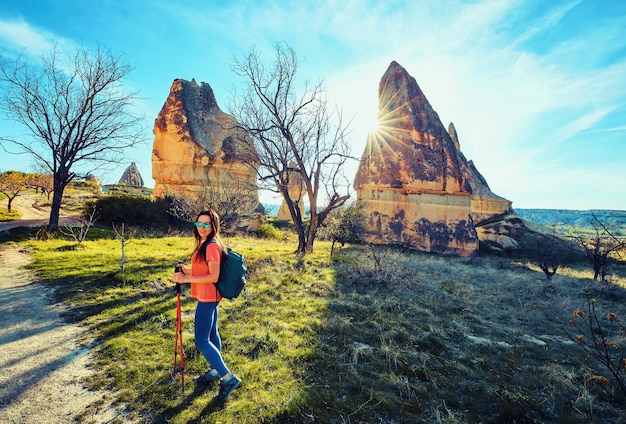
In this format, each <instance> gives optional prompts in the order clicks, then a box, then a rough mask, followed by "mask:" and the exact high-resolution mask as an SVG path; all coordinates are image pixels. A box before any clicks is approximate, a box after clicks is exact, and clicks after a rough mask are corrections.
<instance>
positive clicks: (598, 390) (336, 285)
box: [16, 231, 626, 423]
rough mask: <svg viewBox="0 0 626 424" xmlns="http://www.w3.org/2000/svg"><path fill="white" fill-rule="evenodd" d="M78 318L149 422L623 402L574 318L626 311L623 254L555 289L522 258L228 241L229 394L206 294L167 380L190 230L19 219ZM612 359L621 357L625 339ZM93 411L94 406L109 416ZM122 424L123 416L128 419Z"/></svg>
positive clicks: (461, 412)
mask: <svg viewBox="0 0 626 424" xmlns="http://www.w3.org/2000/svg"><path fill="white" fill-rule="evenodd" d="M17 234H21V235H22V237H23V240H22V241H21V243H23V244H25V245H27V246H28V248H29V249H30V251H31V252H32V254H33V255H34V257H35V259H36V261H35V264H34V268H35V269H36V271H37V274H38V275H39V276H40V279H41V281H42V282H43V283H45V284H48V285H52V286H54V287H56V288H57V291H56V295H57V297H58V300H59V301H61V302H63V303H64V304H65V305H66V306H67V310H66V314H65V316H66V318H67V319H68V320H70V321H76V322H81V323H82V324H83V325H87V326H89V328H90V332H91V334H92V339H91V340H85V343H89V344H90V345H91V346H92V348H93V350H94V352H95V362H94V363H93V364H92V366H93V367H94V369H96V370H97V373H96V376H95V377H94V378H93V379H92V380H91V381H89V382H88V385H89V387H91V388H93V389H99V388H107V389H111V390H114V391H115V392H116V393H117V395H116V396H117V400H118V401H119V402H120V403H122V404H125V405H126V406H127V408H128V413H129V415H128V416H127V417H126V418H124V420H126V419H134V420H136V421H137V422H155V423H166V422H169V423H183V422H185V423H186V422H202V423H204V422H206V423H213V422H232V423H246V422H248V423H256V422H265V423H293V422H299V423H318V422H327V423H377V422H381V423H382V422H384V423H394V422H397V423H405V422H406V423H413V422H427V423H431V422H432V423H437V422H440V423H475V422H492V423H497V422H499V423H513V422H516V423H529V422H541V423H551V422H554V423H561V422H563V423H565V422H567V423H587V422H597V423H618V422H625V421H626V407H625V406H624V405H626V397H625V396H624V393H623V392H621V391H620V389H619V387H618V385H617V384H616V383H615V381H614V379H613V377H612V376H611V374H610V373H608V372H607V369H606V368H605V367H603V366H602V364H600V363H599V362H598V361H597V360H595V359H593V358H592V357H591V356H589V355H588V354H586V353H585V352H584V351H583V350H582V349H581V347H580V346H578V345H576V344H575V343H572V342H571V341H568V340H567V335H566V333H565V330H570V331H571V330H572V328H571V325H570V324H569V321H570V320H571V319H572V313H573V312H574V311H575V310H579V309H582V310H586V297H585V294H584V292H583V290H584V289H585V288H589V289H590V290H591V294H592V296H593V297H594V299H595V300H596V306H597V309H598V311H600V312H599V315H600V319H601V320H603V321H601V322H602V323H603V324H604V322H605V321H606V320H605V319H604V317H605V316H606V314H607V313H608V312H609V311H610V312H614V313H616V314H618V316H626V311H625V310H624V309H625V307H624V299H625V298H626V296H625V295H624V292H623V290H624V289H623V288H621V286H623V285H624V284H625V283H626V276H625V274H624V268H623V266H620V267H617V268H615V270H614V271H615V273H614V275H613V276H612V277H611V278H612V282H613V284H611V285H610V286H609V285H606V284H601V283H598V282H594V281H592V280H591V279H590V275H591V274H590V271H589V270H587V269H585V266H584V264H577V265H574V266H572V267H569V268H566V269H564V270H563V271H561V272H559V274H558V275H557V276H556V277H554V279H553V281H552V283H551V284H549V285H548V284H547V283H546V281H545V278H544V275H543V273H541V272H540V271H538V270H536V269H534V267H533V266H531V265H529V264H528V263H525V262H523V261H520V260H513V259H507V258H496V257H487V256H479V257H475V258H451V257H441V256H436V255H429V254H424V253H419V252H412V251H399V250H395V249H386V248H380V247H379V248H369V247H366V246H349V247H346V248H343V249H340V250H339V251H337V252H335V254H334V255H333V256H332V257H331V256H330V255H329V245H328V244H327V243H326V242H318V243H317V244H316V250H315V253H314V254H312V255H309V256H305V257H299V256H297V255H295V254H294V253H293V250H294V248H295V244H293V243H292V242H293V240H291V241H290V240H288V241H287V242H286V243H285V242H284V241H282V240H261V239H256V238H247V237H234V238H229V239H228V240H227V241H228V244H229V245H230V246H231V247H233V248H235V249H236V250H238V251H241V252H242V253H244V255H245V256H246V259H247V262H248V266H249V283H248V285H247V289H246V292H245V293H244V295H243V296H242V297H240V298H238V299H236V300H235V301H232V302H231V301H223V302H222V304H221V309H220V332H221V334H222V338H223V340H224V347H223V351H224V356H225V359H226V361H227V363H228V364H229V366H230V367H231V368H232V369H233V370H234V371H235V372H236V373H237V375H239V376H240V377H241V378H242V380H243V384H242V386H241V388H240V389H238V390H237V391H235V392H234V394H233V395H232V398H231V399H229V400H228V402H227V403H226V404H225V405H224V406H219V405H216V404H214V403H213V402H212V401H211V399H212V397H213V396H214V395H215V394H216V390H217V389H216V388H214V389H209V390H207V391H202V390H199V389H197V388H195V387H194V386H193V383H190V382H189V380H190V378H189V376H193V375H197V374H198V373H200V372H202V371H203V370H204V369H205V368H206V363H205V362H204V359H202V358H201V357H200V355H199V354H198V352H197V351H196V349H195V347H194V345H193V328H192V325H193V324H192V321H193V310H194V305H195V303H194V300H192V299H190V298H188V297H187V296H186V295H184V296H183V321H184V333H183V339H184V347H185V352H186V361H187V362H186V368H187V376H188V377H187V381H188V383H187V385H186V386H185V389H184V394H181V386H180V380H179V376H178V375H174V376H172V360H173V344H174V327H175V304H176V302H175V295H174V292H173V289H172V286H173V285H172V283H170V280H169V275H170V273H171V271H172V265H173V264H174V263H175V262H176V261H177V260H178V259H186V257H187V256H188V254H189V253H190V251H191V248H192V240H191V238H190V237H154V238H135V239H132V240H131V241H130V242H129V243H128V245H127V247H126V255H127V257H126V260H127V263H126V272H124V273H122V272H120V268H119V263H120V255H121V246H120V242H119V241H118V240H115V239H114V238H113V237H112V236H111V235H110V234H107V232H106V231H95V232H94V234H93V239H92V240H89V241H85V242H83V243H82V244H81V246H78V247H77V246H76V243H75V242H74V241H69V240H62V239H59V238H53V239H46V240H43V239H41V238H40V239H39V240H35V239H34V238H33V237H32V235H31V236H28V237H25V235H24V234H23V233H22V232H20V231H18V232H17V233H16V237H18V238H19V237H20V236H18V235H17ZM612 337H614V339H615V340H616V342H617V343H618V348H617V350H616V352H615V353H616V354H620V353H623V352H624V350H623V347H622V345H623V344H624V340H623V337H622V336H620V335H619V334H616V335H613V336H612ZM98 407H99V405H92V410H90V411H86V412H85V414H86V416H89V415H90V414H92V413H94V412H95V411H97V408H98ZM124 420H121V419H120V421H119V422H124Z"/></svg>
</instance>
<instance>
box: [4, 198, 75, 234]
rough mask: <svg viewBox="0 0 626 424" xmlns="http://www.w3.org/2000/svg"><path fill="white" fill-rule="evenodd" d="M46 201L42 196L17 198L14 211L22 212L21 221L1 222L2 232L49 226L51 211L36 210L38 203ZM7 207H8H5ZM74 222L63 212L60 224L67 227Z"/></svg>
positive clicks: (13, 206) (13, 205)
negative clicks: (12, 229) (22, 227)
mask: <svg viewBox="0 0 626 424" xmlns="http://www.w3.org/2000/svg"><path fill="white" fill-rule="evenodd" d="M42 199H45V198H44V197H42V195H40V194H26V195H23V196H17V197H16V198H15V199H13V203H12V205H11V208H12V209H15V210H18V211H19V212H20V216H21V217H20V219H19V220H18V221H7V222H0V231H4V230H10V229H11V228H15V227H20V226H25V227H39V226H43V225H46V224H48V221H49V219H50V209H49V208H48V209H41V208H36V207H35V205H36V204H37V202H38V201H41V200H42ZM3 206H5V207H6V205H3ZM71 220H72V218H71V217H70V216H69V215H68V214H67V213H65V212H64V211H63V210H61V213H60V215H59V224H60V225H66V224H67V223H69V222H70V221H71Z"/></svg>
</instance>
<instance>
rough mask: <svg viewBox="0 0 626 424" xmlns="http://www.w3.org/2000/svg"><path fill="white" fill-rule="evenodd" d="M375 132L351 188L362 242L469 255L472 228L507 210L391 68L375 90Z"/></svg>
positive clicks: (452, 135)
mask: <svg viewBox="0 0 626 424" xmlns="http://www.w3.org/2000/svg"><path fill="white" fill-rule="evenodd" d="M378 96H379V106H378V108H379V113H378V120H379V131H378V132H377V133H375V134H370V136H369V137H368V141H367V146H366V148H365V152H364V153H363V156H362V162H361V164H360V166H359V169H358V171H357V175H356V178H355V183H354V187H355V189H356V192H357V199H358V200H359V201H361V202H362V203H363V205H364V213H365V214H366V216H367V223H366V225H367V234H366V239H367V241H369V242H372V243H377V244H399V245H403V246H407V247H411V248H414V249H418V250H424V251H431V252H439V253H448V254H458V255H471V254H473V253H474V252H476V251H477V250H478V234H477V232H476V227H475V222H476V221H477V220H482V219H484V218H485V217H487V216H493V215H495V214H498V213H503V212H504V211H506V210H508V209H510V205H511V202H509V201H508V200H506V199H503V198H501V197H499V196H496V195H495V194H493V193H492V192H491V190H490V189H489V186H488V185H487V183H486V181H485V180H484V178H483V177H482V175H480V173H479V172H478V171H477V170H476V168H475V167H474V166H473V164H472V163H471V162H468V161H467V160H466V159H465V157H464V156H463V154H462V153H461V150H460V144H459V140H458V136H457V133H456V129H455V128H454V125H451V126H450V128H449V130H448V131H446V129H445V127H444V126H443V124H442V123H441V121H440V119H439V116H438V115H437V113H436V112H435V111H434V110H433V108H432V107H431V105H430V103H429V102H428V100H427V99H426V96H425V95H424V93H423V92H422V91H421V89H420V88H419V86H418V84H417V82H416V81H415V79H414V78H413V77H411V76H410V75H409V74H408V73H407V72H406V70H405V69H404V68H402V67H401V66H400V65H399V64H398V63H396V62H392V63H391V64H390V65H389V68H388V69H387V71H386V72H385V74H384V75H383V77H382V79H381V81H380V85H379V90H378Z"/></svg>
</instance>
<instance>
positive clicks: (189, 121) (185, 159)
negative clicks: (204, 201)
mask: <svg viewBox="0 0 626 424" xmlns="http://www.w3.org/2000/svg"><path fill="white" fill-rule="evenodd" d="M235 128H236V121H235V119H234V118H233V117H232V116H231V115H228V114H226V113H224V112H223V111H222V110H221V109H220V108H219V106H218V105H217V101H216V99H215V95H214V94H213V90H212V89H211V86H209V84H206V83H204V82H201V83H200V84H198V83H197V82H196V81H195V80H192V81H191V82H190V81H186V80H183V79H176V80H174V82H173V83H172V86H171V88H170V93H169V95H168V97H167V100H166V101H165V104H164V105H163V108H161V111H160V112H159V115H158V116H157V118H156V120H155V122H154V130H153V132H154V143H153V147H152V178H154V180H155V185H154V192H153V194H154V196H155V197H164V196H166V195H175V196H176V195H182V194H186V195H192V196H193V195H194V194H197V193H198V192H199V191H204V192H207V193H209V194H210V195H211V196H213V197H218V198H219V199H214V200H213V201H214V202H216V203H218V202H219V201H222V200H223V199H228V198H230V197H232V196H233V195H237V196H239V197H245V200H246V203H250V204H253V205H258V204H259V198H258V192H257V190H256V172H255V170H253V169H251V168H250V166H248V164H247V163H244V161H243V159H242V158H243V157H252V158H254V157H255V155H254V154H252V153H253V149H254V147H253V146H252V145H251V144H250V143H248V142H247V139H246V138H245V137H244V136H243V135H242V134H241V133H240V132H238V131H237V130H236V129H235ZM247 162H248V163H252V160H250V161H247ZM220 199H221V200H220ZM238 200H239V201H241V202H243V200H242V199H238ZM237 225H238V227H239V228H251V227H253V226H255V225H258V223H253V222H240V223H238V224H237Z"/></svg>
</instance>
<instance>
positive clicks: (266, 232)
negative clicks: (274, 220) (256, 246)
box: [256, 223, 283, 240]
mask: <svg viewBox="0 0 626 424" xmlns="http://www.w3.org/2000/svg"><path fill="white" fill-rule="evenodd" d="M256 234H257V236H258V237H259V238H264V239H275V240H281V239H282V238H283V236H282V234H281V233H280V231H278V230H277V229H276V228H275V227H274V226H273V225H272V224H268V223H263V224H261V225H260V226H259V229H258V230H257V231H256Z"/></svg>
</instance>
